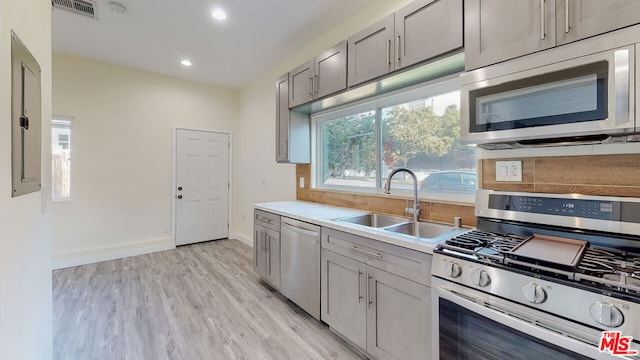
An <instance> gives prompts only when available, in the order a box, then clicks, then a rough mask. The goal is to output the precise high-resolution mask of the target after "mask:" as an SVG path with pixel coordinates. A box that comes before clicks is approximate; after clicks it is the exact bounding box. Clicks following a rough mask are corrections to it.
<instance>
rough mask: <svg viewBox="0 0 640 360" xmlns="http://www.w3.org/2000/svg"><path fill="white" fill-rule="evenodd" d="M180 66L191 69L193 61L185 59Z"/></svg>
mask: <svg viewBox="0 0 640 360" xmlns="http://www.w3.org/2000/svg"><path fill="white" fill-rule="evenodd" d="M180 64H182V65H183V66H186V67H189V66H191V61H189V60H187V59H184V60H182V61H180Z"/></svg>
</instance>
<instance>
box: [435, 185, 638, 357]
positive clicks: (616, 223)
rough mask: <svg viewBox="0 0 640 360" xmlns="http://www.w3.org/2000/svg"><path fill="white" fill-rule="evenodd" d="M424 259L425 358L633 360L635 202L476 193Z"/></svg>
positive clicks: (635, 323) (635, 322) (635, 350)
mask: <svg viewBox="0 0 640 360" xmlns="http://www.w3.org/2000/svg"><path fill="white" fill-rule="evenodd" d="M476 216H477V217H478V224H477V229H476V230H473V231H469V232H466V233H464V234H461V235H459V236H457V237H454V238H452V239H450V240H447V241H446V242H444V243H442V244H440V245H438V246H437V247H436V248H435V249H434V257H433V263H432V270H431V271H432V275H433V279H432V302H433V306H432V309H433V314H432V318H433V328H432V336H433V344H434V346H433V358H434V359H438V358H439V359H443V360H448V359H474V360H475V359H491V360H495V359H549V360H551V359H553V360H556V359H619V358H632V359H640V356H639V355H638V354H637V353H638V352H639V351H640V342H639V341H638V340H640V199H636V198H614V197H599V196H583V195H573V194H568V195H555V194H533V193H515V192H496V191H486V190H479V191H478V194H477V202H476Z"/></svg>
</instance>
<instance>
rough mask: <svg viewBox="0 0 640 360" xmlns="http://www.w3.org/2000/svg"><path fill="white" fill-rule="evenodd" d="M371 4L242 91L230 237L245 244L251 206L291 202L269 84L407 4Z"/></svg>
mask: <svg viewBox="0 0 640 360" xmlns="http://www.w3.org/2000/svg"><path fill="white" fill-rule="evenodd" d="M411 1H412V0H377V1H374V2H372V3H371V4H369V5H367V6H366V7H364V8H363V9H362V10H360V11H359V12H358V13H356V14H355V15H354V16H352V17H351V18H349V19H347V20H346V21H344V22H343V23H342V24H340V25H338V26H336V27H335V28H333V29H332V30H331V31H329V32H327V33H326V34H323V35H322V36H320V37H318V38H317V39H316V40H314V41H313V42H311V43H310V44H309V45H307V46H306V47H305V48H303V49H300V50H299V51H298V52H297V53H296V54H294V55H293V56H291V57H290V58H289V59H287V60H286V61H284V62H282V63H281V64H278V65H277V66H275V67H274V68H272V69H271V70H270V71H268V72H266V73H265V74H263V75H261V76H260V77H259V78H257V79H256V80H254V81H253V82H251V84H249V85H248V86H246V87H245V88H243V89H242V90H241V93H240V118H239V122H238V125H237V127H236V134H235V139H236V141H235V145H234V159H235V161H236V164H239V165H238V166H234V179H235V181H234V185H235V187H234V193H233V197H234V202H233V219H234V221H233V228H232V231H233V235H234V236H235V237H236V238H240V239H242V240H244V241H247V242H250V239H251V237H252V233H253V230H252V224H253V216H252V212H253V206H252V205H253V204H255V203H258V202H265V201H276V200H293V199H295V196H296V194H295V186H296V183H295V165H288V164H277V163H276V162H275V131H276V130H275V113H276V105H275V80H276V78H277V77H278V76H280V75H282V74H284V73H286V72H288V71H289V70H290V69H293V68H294V67H296V66H298V65H300V64H302V63H304V62H305V61H307V60H309V59H311V58H313V57H314V56H315V55H317V54H320V53H321V52H322V51H324V50H326V49H328V48H330V47H331V46H333V45H335V44H337V43H338V42H340V41H342V40H344V39H346V38H347V37H349V36H350V35H352V34H354V33H356V32H358V31H360V30H362V29H364V28H365V27H367V26H368V25H370V24H372V23H374V22H375V21H377V20H379V19H382V18H383V17H385V16H386V15H389V14H391V13H393V12H394V11H395V10H397V9H399V8H401V7H402V6H404V5H406V4H408V3H410V2H411Z"/></svg>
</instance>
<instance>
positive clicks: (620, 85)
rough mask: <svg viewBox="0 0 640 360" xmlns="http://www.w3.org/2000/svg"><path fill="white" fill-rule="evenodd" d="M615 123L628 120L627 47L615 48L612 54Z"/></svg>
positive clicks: (618, 123)
mask: <svg viewBox="0 0 640 360" xmlns="http://www.w3.org/2000/svg"><path fill="white" fill-rule="evenodd" d="M613 66H614V72H615V73H614V80H615V85H614V86H615V98H616V109H615V111H616V114H615V116H616V119H615V123H616V125H620V124H625V123H628V122H629V96H630V95H629V49H622V50H616V51H615V53H614V54H613Z"/></svg>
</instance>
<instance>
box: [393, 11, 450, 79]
mask: <svg viewBox="0 0 640 360" xmlns="http://www.w3.org/2000/svg"><path fill="white" fill-rule="evenodd" d="M462 18H463V15H462V0H418V1H414V2H412V3H411V4H409V5H407V6H405V7H404V8H402V9H400V10H398V11H396V13H395V36H396V39H395V40H396V44H395V45H396V48H395V50H396V51H395V54H396V57H395V59H394V60H395V61H396V64H395V65H396V66H395V67H396V69H401V68H403V67H406V66H411V65H413V64H416V63H419V62H421V61H424V60H426V59H430V58H433V57H435V56H438V55H441V54H444V53H447V52H449V51H451V50H455V49H458V48H461V47H462V45H463V40H462V32H463V26H462ZM443 25H444V26H446V30H445V31H443Z"/></svg>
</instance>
